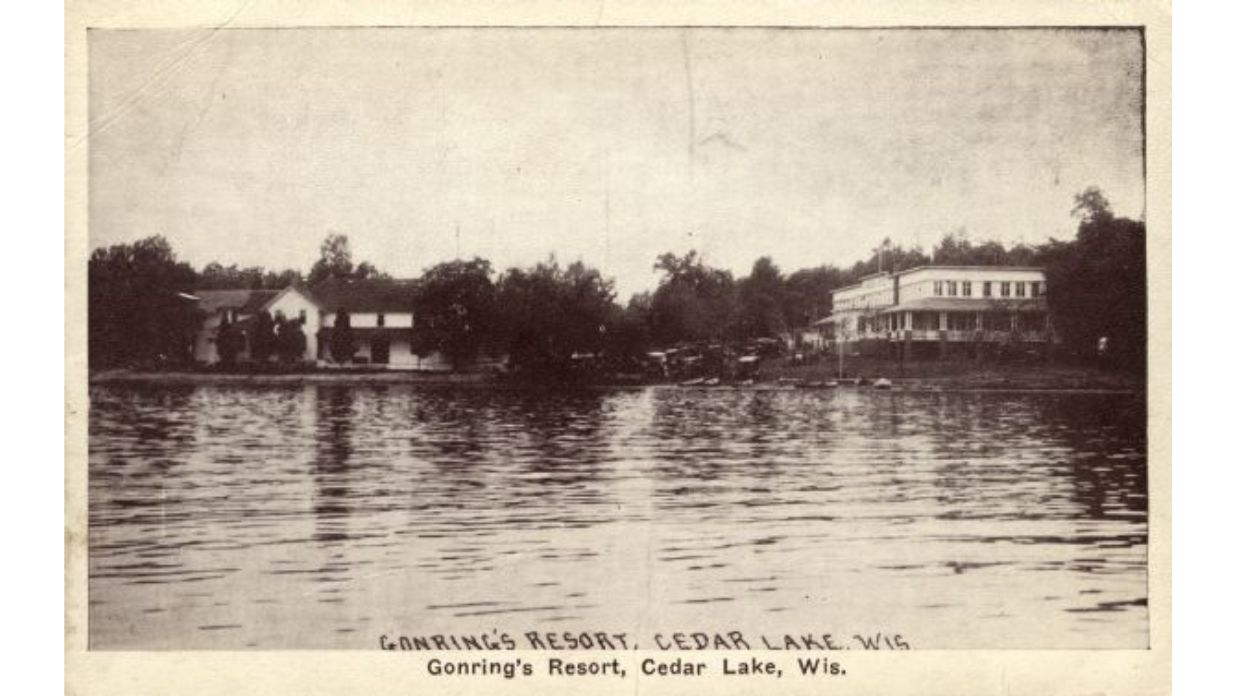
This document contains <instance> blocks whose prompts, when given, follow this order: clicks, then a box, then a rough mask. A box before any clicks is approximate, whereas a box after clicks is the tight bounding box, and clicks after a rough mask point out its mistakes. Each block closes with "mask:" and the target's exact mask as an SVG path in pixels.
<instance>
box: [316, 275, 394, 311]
mask: <svg viewBox="0 0 1236 696" xmlns="http://www.w3.org/2000/svg"><path fill="white" fill-rule="evenodd" d="M415 287H416V284H415V282H414V281H411V280H349V279H342V278H328V279H326V280H323V281H320V282H319V283H317V284H315V285H313V286H311V287H310V288H309V289H308V292H307V293H306V294H307V295H308V296H309V297H310V299H312V300H313V301H314V302H316V303H317V304H318V306H319V307H321V308H322V309H324V310H326V311H328V312H339V311H345V312H353V313H355V312H411V311H412V292H413V290H414V289H415Z"/></svg>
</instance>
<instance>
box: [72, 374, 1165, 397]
mask: <svg viewBox="0 0 1236 696" xmlns="http://www.w3.org/2000/svg"><path fill="white" fill-rule="evenodd" d="M983 377H987V378H990V374H989V373H987V374H979V375H947V376H944V375H941V376H920V377H906V378H900V379H893V386H892V388H891V389H875V388H874V387H871V386H854V385H850V384H843V385H840V386H837V387H819V386H805V385H801V384H785V383H779V382H777V381H776V380H770V381H765V382H757V383H754V384H749V385H740V384H718V385H682V384H677V383H673V382H641V383H634V384H633V383H618V382H613V383H610V382H582V383H572V382H565V381H564V382H558V383H551V384H547V383H544V382H527V381H518V380H512V379H509V378H505V377H503V376H501V375H493V374H485V373H454V372H410V371H393V370H392V371H372V372H292V373H268V374H257V373H254V374H245V373H222V372H220V373H203V372H153V371H132V370H108V371H104V372H97V373H92V374H90V375H89V377H88V379H87V383H88V384H89V385H91V386H94V385H106V384H113V385H116V384H118V385H247V386H280V385H285V386H296V385H310V384H324V385H391V384H395V385H404V384H407V385H423V386H428V387H442V386H450V387H470V388H481V387H484V388H488V389H518V390H527V391H541V390H633V389H648V388H670V389H683V390H691V391H795V392H837V391H863V392H875V393H881V392H882V393H891V394H897V393H958V392H965V393H989V394H1129V395H1136V394H1139V393H1145V391H1146V388H1145V385H1144V384H1141V385H1138V384H1136V383H1132V382H1130V383H1123V384H1113V383H1111V382H1110V381H1109V380H1102V379H1086V378H1085V376H1083V377H1080V378H1079V377H1077V376H1069V377H1068V378H1067V379H1063V378H1060V377H1058V376H1055V375H1041V374H1020V375H1018V374H1014V375H1010V376H1002V377H1001V378H1000V379H999V383H993V382H992V380H990V379H982V378H983Z"/></svg>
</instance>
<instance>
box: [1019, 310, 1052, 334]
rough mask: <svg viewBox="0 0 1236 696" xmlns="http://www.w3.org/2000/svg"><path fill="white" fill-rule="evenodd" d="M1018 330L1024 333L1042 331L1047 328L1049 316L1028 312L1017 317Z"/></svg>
mask: <svg viewBox="0 0 1236 696" xmlns="http://www.w3.org/2000/svg"><path fill="white" fill-rule="evenodd" d="M1017 328H1019V329H1022V330H1023V331H1042V330H1043V329H1045V328H1047V315H1046V314H1043V313H1042V312H1027V313H1025V314H1022V315H1021V316H1019V317H1017Z"/></svg>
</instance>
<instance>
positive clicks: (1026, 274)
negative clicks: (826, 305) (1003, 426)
mask: <svg viewBox="0 0 1236 696" xmlns="http://www.w3.org/2000/svg"><path fill="white" fill-rule="evenodd" d="M832 298H833V309H832V314H831V315H829V316H828V317H826V318H824V319H821V320H820V321H818V322H816V323H815V326H816V327H818V328H819V329H820V335H821V340H822V341H823V342H824V343H825V344H826V345H830V346H832V347H834V348H839V349H841V350H844V351H846V352H847V353H871V354H876V353H880V352H884V354H893V355H897V354H898V351H905V353H904V354H905V355H906V356H907V357H908V356H910V355H914V356H922V357H926V356H928V355H936V354H938V355H940V356H944V355H947V354H949V353H950V352H959V353H968V354H974V355H977V354H978V352H979V351H982V350H984V349H986V348H990V347H992V346H1001V347H1009V346H1013V345H1016V346H1019V347H1023V348H1031V349H1033V348H1034V347H1035V345H1036V344H1037V345H1040V346H1045V345H1046V344H1049V343H1051V342H1052V341H1053V340H1054V339H1053V335H1052V330H1051V322H1050V320H1049V318H1048V314H1047V279H1046V276H1045V274H1044V272H1043V270H1042V269H1040V268H1020V267H1008V266H920V267H918V268H914V269H911V270H908V271H900V272H897V273H888V272H885V273H877V274H873V275H870V276H867V277H866V278H863V279H862V280H860V281H859V282H857V283H855V284H853V285H849V286H846V287H843V288H838V289H837V290H834V291H833V293H832Z"/></svg>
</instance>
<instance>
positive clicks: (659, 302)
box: [649, 250, 735, 344]
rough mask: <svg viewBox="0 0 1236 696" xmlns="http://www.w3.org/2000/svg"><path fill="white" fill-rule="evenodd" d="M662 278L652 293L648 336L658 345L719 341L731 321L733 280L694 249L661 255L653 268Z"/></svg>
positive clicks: (728, 274)
mask: <svg viewBox="0 0 1236 696" xmlns="http://www.w3.org/2000/svg"><path fill="white" fill-rule="evenodd" d="M653 269H654V270H658V271H661V273H662V278H661V282H660V284H659V285H658V286H657V289H656V290H655V291H654V292H653V294H652V307H651V315H650V317H649V321H650V325H651V331H652V336H653V339H654V340H655V341H657V342H658V343H661V344H673V343H677V342H681V341H700V340H720V339H721V338H722V337H724V336H726V335H728V334H729V332H730V328H731V327H730V325H731V323H732V321H733V319H734V309H735V306H734V305H735V294H734V292H735V288H734V278H733V276H732V275H731V274H730V272H729V271H723V270H720V269H716V268H712V267H710V266H708V265H706V264H705V263H704V262H703V259H702V258H701V257H700V256H699V254H698V253H697V252H696V251H695V250H691V251H690V252H688V253H687V254H686V255H685V256H677V255H675V254H669V253H667V254H661V255H660V256H658V257H657V261H656V263H655V264H654V265H653Z"/></svg>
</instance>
